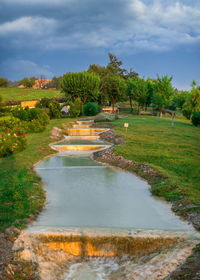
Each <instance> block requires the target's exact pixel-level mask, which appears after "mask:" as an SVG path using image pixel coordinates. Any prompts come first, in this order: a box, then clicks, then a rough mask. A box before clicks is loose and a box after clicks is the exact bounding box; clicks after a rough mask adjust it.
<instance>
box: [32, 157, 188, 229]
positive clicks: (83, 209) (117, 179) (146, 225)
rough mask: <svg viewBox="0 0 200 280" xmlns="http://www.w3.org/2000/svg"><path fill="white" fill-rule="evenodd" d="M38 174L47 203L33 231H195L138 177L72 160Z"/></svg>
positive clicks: (42, 166) (48, 163) (45, 166)
mask: <svg viewBox="0 0 200 280" xmlns="http://www.w3.org/2000/svg"><path fill="white" fill-rule="evenodd" d="M36 170H37V173H38V174H39V176H40V177H41V178H42V181H43V182H44V183H45V190H46V192H47V205H46V208H45V210H44V211H43V212H42V213H41V214H40V216H39V219H38V220H37V221H36V222H34V223H33V227H38V226H40V227H48V228H49V227H50V228H55V227H56V228H73V227H74V228H139V229H171V230H176V229H177V230H178V229H185V230H186V229H190V226H189V225H188V224H187V223H186V222H183V221H181V220H180V219H179V218H178V217H177V216H175V215H174V214H173V213H172V212H171V210H170V205H168V204H167V203H165V202H163V201H161V200H159V199H155V197H153V196H152V195H151V193H150V191H149V185H148V184H147V182H145V181H144V180H142V179H141V178H139V177H137V176H135V175H134V174H131V173H128V172H125V171H122V170H120V169H114V168H111V167H107V166H104V165H101V164H99V163H96V162H95V161H93V160H91V159H90V158H85V157H82V158H79V157H67V156H53V157H51V158H47V159H45V160H43V161H42V162H40V163H39V164H38V165H37V166H36Z"/></svg>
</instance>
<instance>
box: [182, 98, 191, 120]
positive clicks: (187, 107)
mask: <svg viewBox="0 0 200 280" xmlns="http://www.w3.org/2000/svg"><path fill="white" fill-rule="evenodd" d="M182 114H183V116H184V117H186V119H188V120H190V118H191V116H192V106H191V104H190V102H189V101H187V102H185V103H184V105H183V108H182Z"/></svg>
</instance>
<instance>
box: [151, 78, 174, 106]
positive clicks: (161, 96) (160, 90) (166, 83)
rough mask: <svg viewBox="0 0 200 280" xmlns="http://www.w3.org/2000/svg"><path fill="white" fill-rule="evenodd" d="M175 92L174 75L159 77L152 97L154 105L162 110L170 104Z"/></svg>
mask: <svg viewBox="0 0 200 280" xmlns="http://www.w3.org/2000/svg"><path fill="white" fill-rule="evenodd" d="M173 93H174V89H173V86H172V77H168V76H163V77H160V76H158V77H157V80H156V83H155V92H154V95H153V98H152V103H153V105H154V107H155V108H156V109H157V110H159V111H162V110H163V109H164V108H166V107H167V106H169V102H170V98H171V96H172V95H173Z"/></svg>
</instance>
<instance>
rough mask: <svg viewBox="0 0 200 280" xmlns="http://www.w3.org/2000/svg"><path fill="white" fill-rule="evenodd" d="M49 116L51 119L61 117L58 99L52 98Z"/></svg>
mask: <svg viewBox="0 0 200 280" xmlns="http://www.w3.org/2000/svg"><path fill="white" fill-rule="evenodd" d="M49 117H50V119H59V118H61V111H60V104H59V103H58V101H55V100H51V101H50V102H49Z"/></svg>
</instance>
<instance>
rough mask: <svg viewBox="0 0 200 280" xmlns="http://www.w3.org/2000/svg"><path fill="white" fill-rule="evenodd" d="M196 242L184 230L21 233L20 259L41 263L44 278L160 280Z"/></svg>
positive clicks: (184, 257) (17, 252)
mask: <svg viewBox="0 0 200 280" xmlns="http://www.w3.org/2000/svg"><path fill="white" fill-rule="evenodd" d="M195 244H197V240H196V239H195V238H194V237H191V236H187V234H185V233H183V232H174V231H173V232H172V231H171V232H170V231H169V232H166V231H158V232H157V231H138V232H135V233H133V234H132V235H118V234H111V235H107V234H106V235H105V234H104V235H103V234H102V233H101V234H98V235H97V234H95V235H94V234H92V235H91V234H89V233H88V234H86V233H84V234H83V233H76V234H74V233H73V232H65V231H64V230H63V231H61V230H60V231H58V232H49V233H48V232H47V233H31V234H25V233H22V234H21V236H20V237H19V238H18V240H17V242H15V248H14V250H15V251H16V254H17V258H18V259H20V260H21V261H27V260H31V261H33V262H35V263H37V266H38V267H39V274H40V277H41V280H47V279H48V280H55V279H56V280H89V279H90V280H98V279H99V280H121V279H129V280H149V279H152V280H161V279H163V278H164V277H165V276H167V275H168V274H169V273H170V272H171V271H172V270H174V269H175V268H176V267H177V266H178V265H179V264H180V263H181V262H182V261H183V260H185V259H186V258H187V257H188V256H189V255H190V253H191V250H192V248H193V247H194V246H195Z"/></svg>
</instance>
